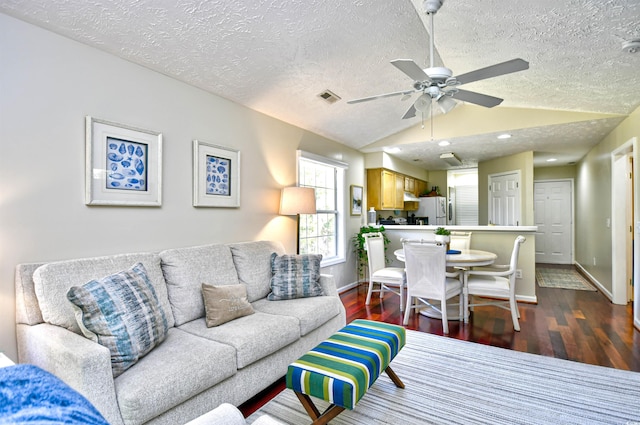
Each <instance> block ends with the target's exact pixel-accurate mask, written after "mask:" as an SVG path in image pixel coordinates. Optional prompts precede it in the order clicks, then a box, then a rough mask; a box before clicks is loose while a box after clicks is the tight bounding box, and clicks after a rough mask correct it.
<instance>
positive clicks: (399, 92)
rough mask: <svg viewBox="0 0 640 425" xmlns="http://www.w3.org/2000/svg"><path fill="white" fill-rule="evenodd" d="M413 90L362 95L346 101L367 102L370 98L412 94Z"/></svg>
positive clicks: (350, 102)
mask: <svg viewBox="0 0 640 425" xmlns="http://www.w3.org/2000/svg"><path fill="white" fill-rule="evenodd" d="M414 92H415V90H403V91H394V92H393V93H385V94H378V95H376V96H369V97H363V98H360V99H352V100H349V101H347V103H349V104H352V103H360V102H368V101H370V100H375V99H382V98H385V97H393V96H400V95H401V94H413V93H414Z"/></svg>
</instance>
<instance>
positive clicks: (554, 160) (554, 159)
mask: <svg viewBox="0 0 640 425" xmlns="http://www.w3.org/2000/svg"><path fill="white" fill-rule="evenodd" d="M556 161H557V159H556V158H549V159H547V162H556Z"/></svg>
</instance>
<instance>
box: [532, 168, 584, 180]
mask: <svg viewBox="0 0 640 425" xmlns="http://www.w3.org/2000/svg"><path fill="white" fill-rule="evenodd" d="M575 178H576V166H575V165H564V166H560V167H536V168H534V169H533V179H534V180H556V179H575Z"/></svg>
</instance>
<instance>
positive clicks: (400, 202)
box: [393, 174, 404, 210]
mask: <svg viewBox="0 0 640 425" xmlns="http://www.w3.org/2000/svg"><path fill="white" fill-rule="evenodd" d="M394 193H395V197H396V198H395V203H394V208H393V209H394V210H402V209H404V176H403V175H402V174H396V190H395V192H394Z"/></svg>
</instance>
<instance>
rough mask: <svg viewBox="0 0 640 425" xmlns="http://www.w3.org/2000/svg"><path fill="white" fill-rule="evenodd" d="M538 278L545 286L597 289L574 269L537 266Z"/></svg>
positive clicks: (541, 284) (581, 289)
mask: <svg viewBox="0 0 640 425" xmlns="http://www.w3.org/2000/svg"><path fill="white" fill-rule="evenodd" d="M536 280H537V281H538V285H540V286H542V287H543V288H560V289H575V290H578V291H596V290H597V289H596V288H594V287H593V285H591V283H589V282H588V281H587V280H586V279H585V278H584V277H582V276H581V275H580V273H578V272H577V271H575V270H573V269H560V268H551V267H549V268H546V267H536Z"/></svg>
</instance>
